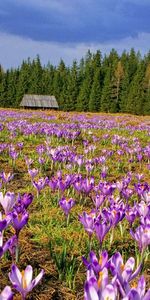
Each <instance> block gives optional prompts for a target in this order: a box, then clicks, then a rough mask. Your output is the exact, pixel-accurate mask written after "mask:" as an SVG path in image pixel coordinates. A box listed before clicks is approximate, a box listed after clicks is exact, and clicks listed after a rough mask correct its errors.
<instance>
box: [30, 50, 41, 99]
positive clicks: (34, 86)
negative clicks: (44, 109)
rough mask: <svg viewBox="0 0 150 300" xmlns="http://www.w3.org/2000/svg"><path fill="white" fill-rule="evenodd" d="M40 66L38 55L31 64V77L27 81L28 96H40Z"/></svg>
mask: <svg viewBox="0 0 150 300" xmlns="http://www.w3.org/2000/svg"><path fill="white" fill-rule="evenodd" d="M42 73H43V69H42V65H41V61H40V57H39V55H37V57H36V59H34V60H33V61H32V63H31V75H30V81H29V90H28V92H29V94H37V95H41V93H42V81H41V79H42Z"/></svg>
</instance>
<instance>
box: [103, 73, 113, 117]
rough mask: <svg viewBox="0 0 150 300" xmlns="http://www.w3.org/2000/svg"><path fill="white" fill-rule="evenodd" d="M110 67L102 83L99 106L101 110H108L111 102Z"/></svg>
mask: <svg viewBox="0 0 150 300" xmlns="http://www.w3.org/2000/svg"><path fill="white" fill-rule="evenodd" d="M110 73H111V72H110V69H108V70H107V72H106V75H105V78H104V85H103V89H102V97H101V108H100V110H101V111H102V112H109V111H110V102H111V93H112V85H111V74H110Z"/></svg>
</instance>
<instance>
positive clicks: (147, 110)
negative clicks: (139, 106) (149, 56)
mask: <svg viewBox="0 0 150 300" xmlns="http://www.w3.org/2000/svg"><path fill="white" fill-rule="evenodd" d="M143 89H144V95H143V114H144V115H146V114H147V115H150V62H149V64H148V65H147V68H146V71H145V77H144V81H143Z"/></svg>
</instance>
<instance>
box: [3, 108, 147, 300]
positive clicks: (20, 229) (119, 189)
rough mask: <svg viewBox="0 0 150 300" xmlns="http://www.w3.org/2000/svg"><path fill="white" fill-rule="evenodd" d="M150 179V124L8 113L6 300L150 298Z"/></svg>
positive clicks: (126, 118) (121, 118)
mask: <svg viewBox="0 0 150 300" xmlns="http://www.w3.org/2000/svg"><path fill="white" fill-rule="evenodd" d="M149 173H150V118H149V117H146V116H144V117H142V116H141V117H140V116H132V115H126V114H124V115H123V114H120V115H119V114H100V113H97V114H96V113H95V114H94V113H93V114H92V113H67V112H65V113H64V112H57V111H38V110H36V111H33V110H32V111H29V110H9V109H7V110H5V109H1V110H0V187H1V190H0V192H1V193H0V203H1V220H0V272H1V274H0V278H1V291H2V290H3V289H4V288H5V287H6V286H9V287H10V288H11V290H12V292H13V295H12V294H11V293H12V292H11V290H10V288H8V287H7V289H5V294H6V295H4V294H3V295H4V296H3V298H2V296H0V297H1V298H0V299H3V300H7V299H31V300H32V299H43V300H44V299H53V300H55V299H56V300H57V299H58V300H59V299H64V300H73V299H80V300H81V299H85V300H93V299H94V300H97V299H107V300H109V299H129V300H130V299H139V300H140V299H145V300H146V299H147V300H148V299H150V290H148V289H149V286H150V259H149V245H150V176H149ZM29 265H31V266H32V267H33V278H35V277H36V276H38V274H40V275H39V277H37V280H36V281H33V282H31V279H32V278H30V279H27V274H30V275H29V276H30V277H32V276H31V275H32V270H31V267H28V268H27V269H26V267H27V266H29ZM17 268H18V269H19V270H20V272H19V270H18V269H17ZM25 269H26V270H25ZM22 270H25V271H22ZM25 274H26V275H25ZM17 276H18V277H17ZM21 276H22V277H21ZM32 289H33V290H32ZM145 293H147V294H146V296H144V295H145Z"/></svg>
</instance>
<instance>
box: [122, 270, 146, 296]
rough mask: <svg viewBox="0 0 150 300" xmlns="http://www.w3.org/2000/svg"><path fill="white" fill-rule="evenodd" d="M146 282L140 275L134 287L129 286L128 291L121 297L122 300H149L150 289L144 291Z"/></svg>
mask: <svg viewBox="0 0 150 300" xmlns="http://www.w3.org/2000/svg"><path fill="white" fill-rule="evenodd" d="M145 289H146V282H145V278H144V276H143V275H142V276H141V277H140V279H139V281H138V284H137V287H136V288H131V289H130V291H129V293H128V294H127V295H126V297H124V298H123V300H149V299H150V289H149V290H148V291H147V292H146V294H145Z"/></svg>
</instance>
